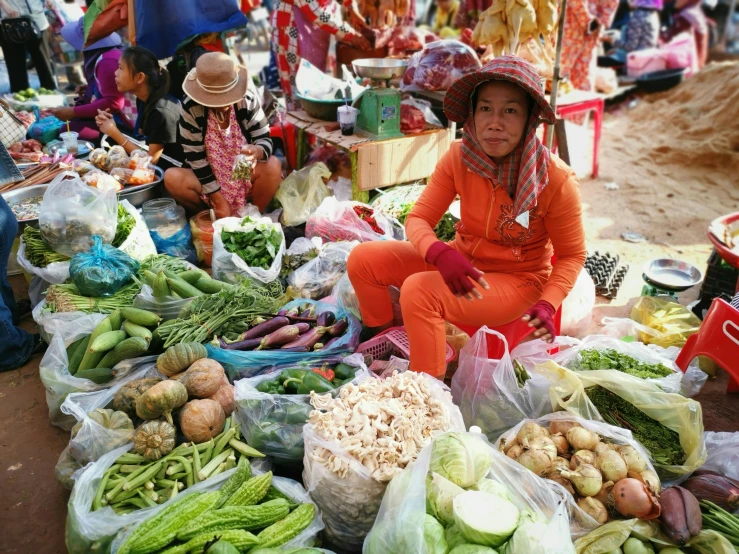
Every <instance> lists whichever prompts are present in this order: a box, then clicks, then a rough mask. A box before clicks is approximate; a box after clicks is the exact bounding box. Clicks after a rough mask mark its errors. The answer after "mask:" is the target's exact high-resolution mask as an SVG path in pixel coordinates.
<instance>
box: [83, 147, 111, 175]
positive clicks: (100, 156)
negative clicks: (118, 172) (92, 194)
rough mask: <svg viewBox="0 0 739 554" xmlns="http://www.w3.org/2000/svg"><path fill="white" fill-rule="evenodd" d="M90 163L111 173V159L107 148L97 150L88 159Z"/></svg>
mask: <svg viewBox="0 0 739 554" xmlns="http://www.w3.org/2000/svg"><path fill="white" fill-rule="evenodd" d="M87 159H88V160H90V163H92V164H94V165H95V167H97V168H99V169H102V170H103V171H110V158H109V157H108V152H107V151H106V150H105V148H95V149H94V150H93V151H92V152H90V155H89V156H88V158H87Z"/></svg>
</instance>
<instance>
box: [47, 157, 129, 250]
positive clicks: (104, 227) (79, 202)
mask: <svg viewBox="0 0 739 554" xmlns="http://www.w3.org/2000/svg"><path fill="white" fill-rule="evenodd" d="M117 224H118V200H117V198H116V193H115V191H114V190H106V191H102V190H99V189H96V188H93V187H90V186H88V185H86V184H85V183H83V182H82V180H81V179H80V178H79V176H78V175H77V174H76V173H74V172H71V171H65V172H64V173H62V174H61V175H58V176H57V177H55V178H54V180H53V181H52V182H51V184H50V185H49V187H48V188H47V189H46V194H44V200H43V201H42V202H41V212H40V214H39V228H40V229H41V234H42V235H43V237H44V240H46V242H47V243H48V244H49V246H51V247H52V248H53V249H54V250H55V251H56V252H59V253H60V254H64V255H65V256H69V257H70V258H71V257H72V256H74V255H75V254H77V253H79V252H86V251H87V250H89V249H90V246H92V237H93V235H98V236H100V237H101V238H102V239H103V242H105V243H108V244H109V243H110V242H111V241H112V240H113V237H115V230H116V226H117Z"/></svg>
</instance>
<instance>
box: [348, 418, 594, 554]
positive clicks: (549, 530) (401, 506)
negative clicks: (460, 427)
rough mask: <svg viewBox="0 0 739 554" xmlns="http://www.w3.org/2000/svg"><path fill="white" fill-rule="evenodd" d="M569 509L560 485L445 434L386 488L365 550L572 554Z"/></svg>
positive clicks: (474, 439)
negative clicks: (463, 549)
mask: <svg viewBox="0 0 739 554" xmlns="http://www.w3.org/2000/svg"><path fill="white" fill-rule="evenodd" d="M572 504H573V501H572V500H571V498H570V499H567V493H566V492H565V491H564V489H562V488H561V487H560V486H559V485H558V484H556V483H553V482H547V481H544V480H542V479H540V478H538V477H536V476H535V475H533V474H532V473H531V472H529V471H527V470H525V469H524V468H522V467H521V466H520V465H518V464H516V463H515V462H513V461H512V460H510V459H508V458H507V457H506V456H504V455H503V454H501V453H500V452H497V451H496V450H495V449H494V448H493V447H492V446H491V445H490V443H488V442H487V441H486V440H485V438H484V436H483V435H481V434H478V433H465V432H455V433H445V434H442V435H440V436H438V437H436V438H435V439H434V442H433V443H432V444H429V445H427V446H426V447H425V448H424V449H423V451H422V452H421V453H420V454H419V456H418V459H417V460H416V462H415V463H414V464H412V465H411V466H409V467H408V468H406V469H405V470H404V471H403V472H402V473H400V474H399V475H397V476H396V477H395V478H394V479H393V480H392V481H391V482H390V484H389V485H388V488H387V490H386V492H385V497H384V498H383V500H382V506H381V508H380V512H379V514H378V515H377V519H376V520H375V523H374V526H373V527H372V530H371V531H370V533H369V535H368V536H367V538H366V540H365V542H364V547H363V550H362V552H363V553H364V554H405V553H411V552H412V553H414V554H436V553H440V552H449V551H454V550H453V549H454V548H455V547H459V546H461V545H469V546H468V548H469V551H470V552H480V553H481V554H482V553H485V552H505V553H506V554H571V553H574V547H573V545H572V540H571V539H570V524H569V519H568V506H571V505H572ZM592 527H594V525H592V526H591V528H592ZM575 528H576V529H577V530H578V531H580V532H581V533H582V532H586V531H585V529H584V528H582V527H580V526H576V527H575ZM504 544H506V546H503V545H504ZM473 545H474V546H473ZM474 548H476V549H474ZM494 549H495V550H494Z"/></svg>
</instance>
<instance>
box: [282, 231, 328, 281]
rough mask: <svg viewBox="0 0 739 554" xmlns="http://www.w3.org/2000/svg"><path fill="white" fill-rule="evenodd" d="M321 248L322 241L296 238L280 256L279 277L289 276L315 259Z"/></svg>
mask: <svg viewBox="0 0 739 554" xmlns="http://www.w3.org/2000/svg"><path fill="white" fill-rule="evenodd" d="M322 246H323V241H322V240H321V239H319V238H315V239H307V238H305V237H298V238H296V239H295V240H294V241H293V243H292V244H291V245H290V248H288V249H287V250H285V255H284V256H282V272H281V276H283V277H285V276H287V275H289V274H290V273H292V272H293V271H295V270H296V269H298V268H299V267H301V266H303V265H305V264H307V263H308V262H310V261H311V260H312V259H313V258H315V257H317V256H318V253H319V252H320V251H321V247H322Z"/></svg>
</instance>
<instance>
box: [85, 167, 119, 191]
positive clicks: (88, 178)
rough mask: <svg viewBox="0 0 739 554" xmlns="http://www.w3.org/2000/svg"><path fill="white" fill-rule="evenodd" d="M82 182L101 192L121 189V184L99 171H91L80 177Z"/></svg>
mask: <svg viewBox="0 0 739 554" xmlns="http://www.w3.org/2000/svg"><path fill="white" fill-rule="evenodd" d="M82 182H83V183H85V184H86V185H88V186H91V187H94V188H96V189H99V190H102V191H107V190H114V191H119V190H121V189H122V188H123V184H122V183H119V182H118V180H117V179H116V178H115V177H113V176H112V175H110V174H109V173H106V172H105V171H101V170H100V169H93V170H92V171H89V172H87V173H85V174H84V175H83V176H82Z"/></svg>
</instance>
